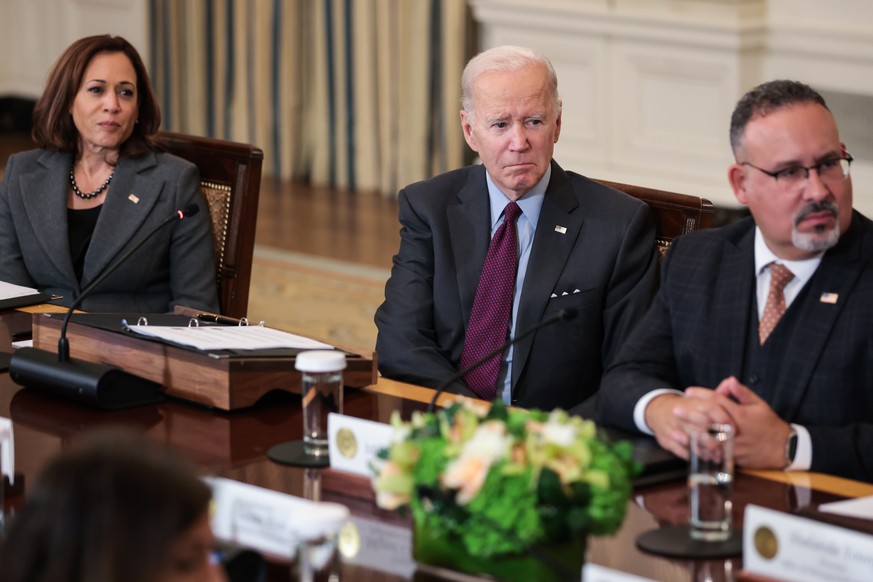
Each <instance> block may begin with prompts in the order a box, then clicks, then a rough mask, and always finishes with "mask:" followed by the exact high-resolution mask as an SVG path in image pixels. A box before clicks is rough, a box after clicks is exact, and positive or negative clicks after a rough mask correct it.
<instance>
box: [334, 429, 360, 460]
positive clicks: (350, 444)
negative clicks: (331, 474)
mask: <svg viewBox="0 0 873 582" xmlns="http://www.w3.org/2000/svg"><path fill="white" fill-rule="evenodd" d="M336 446H337V448H338V449H339V452H340V454H342V456H344V457H345V458H347V459H351V458H352V457H354V456H355V455H356V454H357V453H358V439H356V438H355V433H353V432H352V431H351V430H349V429H347V428H345V427H343V428H341V429H339V430H338V431H337V433H336Z"/></svg>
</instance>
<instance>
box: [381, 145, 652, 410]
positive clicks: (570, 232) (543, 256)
mask: <svg viewBox="0 0 873 582" xmlns="http://www.w3.org/2000/svg"><path fill="white" fill-rule="evenodd" d="M399 205H400V222H401V224H402V226H403V228H402V229H401V239H402V240H401V243H400V251H399V252H398V254H397V255H396V256H395V257H394V267H393V269H392V271H391V278H390V279H389V280H388V283H387V285H386V286H385V302H384V303H383V304H382V306H381V307H379V309H378V311H377V312H376V325H377V326H378V328H379V335H378V339H377V342H376V350H377V352H378V356H379V369H380V371H381V372H382V374H383V375H384V376H386V377H389V378H395V379H398V380H402V381H405V382H411V383H414V384H420V385H424V386H429V387H437V386H439V385H440V384H442V383H444V382H445V381H447V380H448V379H449V378H450V377H451V376H452V375H453V374H455V373H456V372H457V370H458V364H459V361H460V358H461V351H462V349H463V346H464V334H465V329H466V326H467V321H468V320H469V317H470V311H471V309H472V306H473V299H474V297H475V295H476V287H477V285H478V283H479V275H480V273H481V271H482V265H483V263H484V262H485V254H486V253H487V250H488V245H489V242H490V239H491V230H490V217H491V214H490V203H489V198H488V189H487V185H486V182H485V168H484V167H483V166H471V167H467V168H462V169H460V170H455V171H452V172H448V173H446V174H443V175H441V176H437V177H435V178H432V179H430V180H427V181H425V182H419V183H417V184H413V185H411V186H408V187H407V188H405V189H404V190H401V192H400V196H399ZM556 226H563V227H566V233H563V234H562V233H559V232H557V231H556V230H555V227H556ZM654 238H655V232H654V223H653V221H652V218H651V215H650V212H649V208H648V206H646V205H645V204H644V203H642V202H640V201H639V200H637V199H635V198H633V197H630V196H627V195H625V194H623V193H621V192H617V191H615V190H612V189H610V188H606V187H604V186H601V185H599V184H597V183H595V182H592V181H591V180H588V179H587V178H584V177H582V176H579V175H578V174H574V173H570V172H565V171H564V170H562V169H561V168H560V166H558V164H557V163H555V162H552V176H551V181H550V182H549V186H548V189H547V190H546V194H545V198H544V201H543V207H542V212H541V214H540V217H539V222H538V224H537V230H536V234H535V236H534V242H533V247H532V249H531V255H530V261H529V264H528V270H527V273H526V275H525V281H524V288H523V290H522V294H521V303H520V305H519V310H518V321H517V323H516V327H515V329H516V333H517V334H518V333H521V332H523V331H524V330H527V329H529V328H530V327H531V326H533V325H535V324H536V323H538V322H539V321H541V320H543V319H544V318H547V317H549V316H550V315H552V314H554V312H555V311H557V310H560V309H563V308H568V307H573V308H575V309H577V310H578V315H577V317H576V318H575V319H573V320H571V321H561V322H559V323H556V324H552V325H550V326H548V327H544V328H543V329H541V330H539V331H538V332H537V333H536V334H535V335H533V336H529V337H528V338H526V339H524V340H522V341H520V342H519V343H518V345H517V346H516V349H515V352H514V356H513V365H512V402H513V404H516V405H518V406H525V407H538V408H543V409H551V408H555V407H562V408H569V407H570V406H573V405H576V404H578V403H580V402H581V401H582V400H584V399H585V398H587V397H588V396H590V395H591V394H592V393H593V392H594V391H596V390H597V387H598V385H599V383H600V376H601V372H602V370H603V366H604V364H605V363H607V362H608V361H609V360H610V359H611V358H612V357H613V356H614V355H615V354H616V351H617V348H618V347H619V346H620V345H621V343H622V342H623V341H624V339H625V337H626V336H627V334H628V332H629V330H630V328H631V326H632V325H633V324H634V323H635V322H636V321H638V320H639V318H640V317H641V316H642V314H643V313H644V312H645V309H646V308H647V306H648V305H649V302H650V300H651V297H652V294H653V293H654V287H655V285H656V278H657V267H656V265H657V258H656V255H655V246H654ZM576 289H579V290H580V292H579V293H573V291H575V290H576ZM564 292H567V293H568V294H567V295H562V293H564ZM553 293H554V294H556V295H557V297H554V298H552V297H551V295H552V294H553ZM452 388H453V390H454V391H458V392H464V393H467V394H470V392H469V391H468V390H467V389H466V386H465V385H464V384H463V382H460V381H458V382H456V383H455V384H454V385H453V387H452Z"/></svg>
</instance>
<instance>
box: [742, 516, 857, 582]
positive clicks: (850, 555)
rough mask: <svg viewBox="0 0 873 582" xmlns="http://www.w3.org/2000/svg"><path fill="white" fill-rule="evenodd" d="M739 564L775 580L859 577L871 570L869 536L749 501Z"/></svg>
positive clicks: (853, 581)
mask: <svg viewBox="0 0 873 582" xmlns="http://www.w3.org/2000/svg"><path fill="white" fill-rule="evenodd" d="M743 569H744V570H745V571H746V572H748V573H750V574H758V575H762V576H770V577H772V578H777V579H781V580H796V581H797V582H807V581H808V582H816V581H819V580H839V581H840V582H865V581H869V580H870V572H871V571H873V536H870V535H867V534H864V533H861V532H857V531H853V530H850V529H846V528H842V527H838V526H835V525H830V524H827V523H823V522H819V521H815V520H812V519H807V518H804V517H798V516H796V515H791V514H788V513H782V512H780V511H774V510H772V509H766V508H764V507H758V506H755V505H749V506H747V507H746V513H745V518H744V524H743Z"/></svg>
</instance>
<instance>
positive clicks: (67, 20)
mask: <svg viewBox="0 0 873 582" xmlns="http://www.w3.org/2000/svg"><path fill="white" fill-rule="evenodd" d="M106 33H109V34H114V35H119V36H123V37H125V38H126V39H127V40H129V41H130V42H131V44H133V45H134V46H135V47H136V48H137V50H138V51H139V52H140V55H142V57H143V59H144V60H145V61H146V63H147V64H148V57H149V50H148V49H149V46H148V14H147V0H2V2H0V96H10V95H12V96H21V97H30V98H35V97H38V96H39V95H40V94H41V93H42V89H43V85H44V82H45V77H46V74H47V73H48V71H49V69H50V68H51V66H52V65H53V64H54V62H55V60H56V59H57V58H58V57H59V56H60V55H61V53H62V52H63V51H64V49H65V48H67V47H68V46H69V45H70V44H71V43H72V42H73V41H74V40H76V39H78V38H81V37H83V36H89V35H92V34H106Z"/></svg>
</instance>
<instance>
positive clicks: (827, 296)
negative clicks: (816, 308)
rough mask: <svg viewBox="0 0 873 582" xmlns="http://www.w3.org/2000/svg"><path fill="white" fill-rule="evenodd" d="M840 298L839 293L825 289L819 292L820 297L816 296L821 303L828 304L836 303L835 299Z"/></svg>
mask: <svg viewBox="0 0 873 582" xmlns="http://www.w3.org/2000/svg"><path fill="white" fill-rule="evenodd" d="M839 298H840V294H839V293H828V292H827V291H825V292H824V293H822V294H821V297H819V298H818V300H819V301H821V302H822V303H829V304H830V305H836V303H837V299H839Z"/></svg>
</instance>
